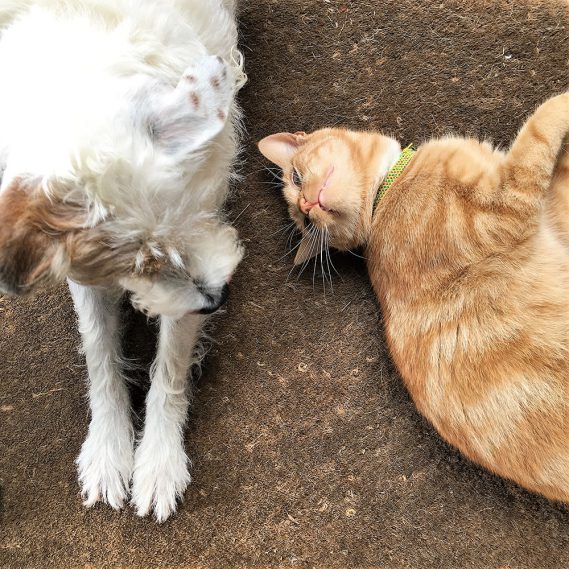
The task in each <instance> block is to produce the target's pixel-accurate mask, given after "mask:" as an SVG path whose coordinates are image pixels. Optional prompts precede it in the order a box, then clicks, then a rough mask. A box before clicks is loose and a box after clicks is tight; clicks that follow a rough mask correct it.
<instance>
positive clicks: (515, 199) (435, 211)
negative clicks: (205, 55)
mask: <svg viewBox="0 0 569 569" xmlns="http://www.w3.org/2000/svg"><path fill="white" fill-rule="evenodd" d="M568 132H569V93H566V94H563V95H560V96H558V97H554V98H552V99H550V100H549V101H547V102H546V103H545V104H543V105H542V106H541V107H539V108H538V109H537V111H536V112H535V113H534V115H533V116H532V117H531V118H530V119H529V120H528V121H527V122H526V124H525V125H524V127H523V128H522V130H521V131H520V133H519V135H518V137H517V138H516V140H515V142H514V143H513V145H512V147H511V149H510V150H509V152H507V153H504V152H501V151H499V150H496V149H494V148H492V146H491V145H490V144H488V143H486V142H479V141H477V140H472V139H461V138H450V137H449V138H442V139H440V140H432V141H430V142H427V143H425V144H423V145H421V146H420V147H419V149H418V151H417V152H416V154H415V155H414V156H413V157H412V158H411V160H410V162H409V163H408V165H406V167H405V168H404V170H403V172H402V173H401V174H400V175H399V177H397V178H396V180H395V182H394V183H393V185H392V186H391V187H390V188H389V189H388V190H387V192H386V193H385V195H384V196H383V197H382V198H381V200H380V201H379V203H378V204H377V207H376V208H374V201H375V197H376V194H377V192H378V188H379V187H380V186H382V182H383V179H384V178H385V176H386V174H387V173H388V172H389V171H390V169H391V168H392V167H393V165H394V164H395V163H396V162H398V159H399V156H400V153H401V149H400V146H399V144H398V143H397V142H396V141H395V140H393V139H391V138H388V137H386V136H383V135H381V134H379V133H370V132H366V133H364V132H351V131H348V130H343V129H323V130H319V131H316V132H314V133H312V134H308V135H307V134H305V133H296V134H288V133H280V134H275V135H272V136H269V137H267V138H265V139H263V140H262V141H261V142H260V143H259V148H260V150H261V152H262V153H263V154H264V155H265V156H266V157H267V158H268V159H269V160H271V161H272V162H274V163H275V164H277V165H278V166H280V167H281V168H282V170H283V180H284V184H285V185H284V195H285V198H286V200H287V202H288V203H289V206H290V213H291V216H292V218H293V219H294V221H295V222H296V224H297V225H298V227H299V228H300V229H301V231H303V232H304V233H305V236H307V235H308V238H306V239H304V240H303V241H302V244H301V245H300V246H299V248H298V253H297V257H296V259H295V261H296V262H297V263H300V262H304V261H306V260H307V259H308V258H310V257H311V256H314V255H316V254H320V252H321V247H322V244H324V245H328V246H332V247H335V248H337V249H342V250H347V249H351V248H355V247H360V246H364V247H365V248H366V258H367V262H368V267H369V273H370V277H371V280H372V283H373V286H374V289H375V291H376V293H377V296H378V298H379V301H380V303H381V307H382V310H383V316H384V322H385V330H386V335H387V341H388V345H389V348H390V351H391V354H392V356H393V359H394V361H395V363H396V365H397V367H398V369H399V371H400V373H401V376H402V378H403V380H404V382H405V384H406V386H407V388H408V389H409V391H410V393H411V395H412V397H413V400H414V401H415V404H416V405H417V407H418V408H419V410H420V411H421V413H423V414H424V415H425V416H426V417H427V418H428V419H429V421H431V422H432V424H433V425H434V426H435V427H436V429H437V430H438V432H439V433H440V434H441V435H442V436H443V437H444V438H445V439H446V440H447V441H448V442H450V443H451V444H453V445H454V446H456V447H458V448H459V449H460V450H461V451H462V452H463V453H464V454H465V455H466V456H467V457H469V458H470V459H472V460H474V461H476V462H477V463H479V464H481V465H483V466H485V467H486V468H488V469H489V470H491V471H493V472H495V473H497V474H499V475H501V476H504V477H506V478H510V479H512V480H515V481H516V482H517V483H519V484H520V485H522V486H524V487H525V488H528V489H529V490H533V491H535V492H539V493H541V494H543V495H545V496H547V497H549V498H551V499H554V500H561V501H565V502H569V151H564V150H563V145H564V143H566V141H567V138H566V136H567V133H568ZM374 209H375V210H374ZM315 235H318V236H319V237H314V236H315ZM311 243H312V245H311Z"/></svg>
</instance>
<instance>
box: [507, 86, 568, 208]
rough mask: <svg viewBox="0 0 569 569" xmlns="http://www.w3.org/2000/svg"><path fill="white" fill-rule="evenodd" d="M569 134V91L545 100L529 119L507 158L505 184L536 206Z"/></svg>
mask: <svg viewBox="0 0 569 569" xmlns="http://www.w3.org/2000/svg"><path fill="white" fill-rule="evenodd" d="M568 135H569V92H567V93H563V94H562V95H558V96H557V97H553V98H551V99H549V100H548V101H546V102H545V103H543V104H542V105H541V106H540V107H538V109H537V110H536V111H535V113H534V114H533V115H532V116H531V117H530V118H529V119H528V120H527V121H526V123H525V124H524V126H523V127H522V129H521V130H520V132H519V134H518V136H517V137H516V139H515V140H514V143H513V144H512V147H511V148H510V151H509V153H508V155H507V157H506V164H505V170H504V174H505V179H504V184H505V186H506V187H507V188H508V189H509V190H511V191H513V192H514V193H515V194H517V195H518V196H520V197H521V196H525V198H526V200H527V199H528V198H529V200H530V201H532V198H533V200H534V201H535V203H536V205H537V204H538V203H539V202H540V201H541V197H542V195H543V193H544V192H545V191H547V189H548V188H549V186H550V185H551V181H552V177H553V173H554V171H555V166H556V164H557V160H558V158H559V153H560V152H561V150H562V147H563V142H564V140H565V139H566V137H567V136H568Z"/></svg>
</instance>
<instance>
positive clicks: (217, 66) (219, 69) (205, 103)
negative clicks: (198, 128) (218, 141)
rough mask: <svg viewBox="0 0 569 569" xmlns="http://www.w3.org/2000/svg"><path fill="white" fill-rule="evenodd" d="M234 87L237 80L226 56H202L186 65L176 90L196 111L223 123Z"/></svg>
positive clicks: (192, 109)
mask: <svg viewBox="0 0 569 569" xmlns="http://www.w3.org/2000/svg"><path fill="white" fill-rule="evenodd" d="M235 88H236V85H235V79H234V78H233V76H232V75H231V74H230V72H229V69H228V67H227V65H226V64H225V62H224V61H223V59H221V57H215V56H203V57H199V58H196V60H195V61H194V62H193V63H192V65H190V66H189V67H187V68H186V70H185V71H184V73H183V75H182V79H181V80H180V82H179V83H178V87H177V88H176V91H177V92H178V94H179V96H181V98H182V99H183V100H184V101H185V103H186V104H187V105H189V108H190V109H191V111H192V112H193V113H194V114H196V115H198V116H203V117H207V118H208V119H210V120H212V122H213V123H216V122H217V123H218V124H219V125H223V124H225V121H226V120H227V116H228V112H229V106H230V105H231V101H232V100H233V96H234V94H235Z"/></svg>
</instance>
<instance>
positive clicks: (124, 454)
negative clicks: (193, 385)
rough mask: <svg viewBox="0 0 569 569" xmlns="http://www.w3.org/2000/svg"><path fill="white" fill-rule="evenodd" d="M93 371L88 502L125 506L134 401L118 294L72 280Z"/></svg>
mask: <svg viewBox="0 0 569 569" xmlns="http://www.w3.org/2000/svg"><path fill="white" fill-rule="evenodd" d="M69 289H70V291H71V296H72V297H73V302H74V304H75V310H76V312H77V316H78V319H79V331H80V332H81V336H82V339H83V350H84V352H85V357H86V360H87V369H88V371H89V406H90V408H91V423H90V425H89V433H88V435H87V438H86V440H85V442H84V443H83V446H82V448H81V453H80V454H79V457H78V458H77V467H78V470H79V482H80V484H81V493H82V495H83V498H84V504H85V505H86V506H92V505H93V504H95V502H97V501H99V500H102V501H103V502H106V503H108V504H109V505H110V506H112V507H113V508H121V507H122V506H123V504H124V501H125V500H126V498H127V494H128V486H129V483H130V478H131V474H132V466H133V443H134V435H133V428H132V420H131V413H130V400H129V394H128V389H127V386H126V382H125V379H124V377H123V375H122V371H121V357H120V339H119V305H118V302H119V298H120V297H119V296H118V295H116V294H113V293H111V292H107V291H104V290H101V289H97V288H94V287H86V286H82V285H78V284H76V283H74V282H72V281H69Z"/></svg>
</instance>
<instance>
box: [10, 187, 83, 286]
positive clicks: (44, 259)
mask: <svg viewBox="0 0 569 569" xmlns="http://www.w3.org/2000/svg"><path fill="white" fill-rule="evenodd" d="M80 217H81V216H78V215H77V208H76V207H74V206H70V205H66V204H62V203H59V202H52V201H51V200H50V199H49V198H48V197H47V196H46V194H45V192H43V191H42V190H41V189H40V188H39V187H38V186H36V185H33V184H28V183H24V182H23V181H22V180H21V179H16V180H15V181H14V182H12V184H11V185H10V186H8V187H7V188H5V189H4V190H2V192H0V292H3V293H6V294H26V293H28V292H31V291H32V290H33V289H34V288H36V287H37V286H38V285H39V284H40V283H46V282H54V281H57V280H61V279H62V278H63V277H65V275H66V271H67V256H66V253H65V243H64V238H65V236H66V235H67V234H69V232H73V231H76V230H77V229H78V228H79V227H80V226H81V224H82V223H84V219H80Z"/></svg>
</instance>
